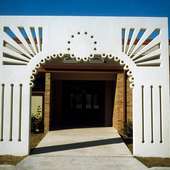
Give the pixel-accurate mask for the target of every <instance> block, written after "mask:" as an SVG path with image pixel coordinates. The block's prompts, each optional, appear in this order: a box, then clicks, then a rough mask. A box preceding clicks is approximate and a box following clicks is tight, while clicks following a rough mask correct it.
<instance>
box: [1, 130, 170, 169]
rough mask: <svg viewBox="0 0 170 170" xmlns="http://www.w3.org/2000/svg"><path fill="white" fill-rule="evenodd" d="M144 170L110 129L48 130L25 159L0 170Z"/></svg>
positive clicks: (114, 131) (115, 132)
mask: <svg viewBox="0 0 170 170" xmlns="http://www.w3.org/2000/svg"><path fill="white" fill-rule="evenodd" d="M0 167H1V166H0ZM147 169H148V168H147V167H145V166H144V165H143V164H142V163H141V162H139V161H138V160H136V159H135V158H134V157H133V156H132V155H131V153H130V151H129V150H128V148H127V147H126V145H125V144H124V143H123V141H122V139H121V138H120V136H119V135H118V133H117V131H116V130H115V129H113V128H84V129H69V130H58V131H51V132H49V133H47V135H46V136H45V138H44V139H43V140H42V141H41V142H40V143H39V145H38V146H37V148H35V149H34V150H33V152H32V155H30V156H28V157H26V158H25V159H24V160H23V161H21V162H20V163H19V164H18V165H17V166H16V167H14V166H10V167H5V166H4V167H3V170H147ZM0 170H1V168H0ZM151 170H166V168H163V169H162V168H157V169H154V168H151ZM167 170H170V168H168V169H167Z"/></svg>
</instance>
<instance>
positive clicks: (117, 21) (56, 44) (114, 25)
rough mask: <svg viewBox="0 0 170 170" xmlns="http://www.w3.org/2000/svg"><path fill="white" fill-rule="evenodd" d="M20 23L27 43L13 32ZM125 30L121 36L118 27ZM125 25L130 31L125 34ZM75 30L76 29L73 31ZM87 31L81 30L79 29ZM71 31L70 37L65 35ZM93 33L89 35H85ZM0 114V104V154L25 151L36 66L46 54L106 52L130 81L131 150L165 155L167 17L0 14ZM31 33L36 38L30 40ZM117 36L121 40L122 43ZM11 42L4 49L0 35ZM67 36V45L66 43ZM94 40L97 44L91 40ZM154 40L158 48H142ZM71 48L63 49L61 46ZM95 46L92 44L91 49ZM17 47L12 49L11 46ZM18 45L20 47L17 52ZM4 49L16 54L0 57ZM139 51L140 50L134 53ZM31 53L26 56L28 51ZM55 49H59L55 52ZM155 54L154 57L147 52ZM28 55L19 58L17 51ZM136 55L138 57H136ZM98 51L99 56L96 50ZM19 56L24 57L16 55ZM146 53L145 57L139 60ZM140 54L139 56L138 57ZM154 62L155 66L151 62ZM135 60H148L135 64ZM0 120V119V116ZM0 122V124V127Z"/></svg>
mask: <svg viewBox="0 0 170 170" xmlns="http://www.w3.org/2000/svg"><path fill="white" fill-rule="evenodd" d="M18 26H21V27H23V28H24V29H25V31H26V32H27V35H28V37H29V41H30V43H27V41H26V40H25V39H24V36H22V35H21V32H19V29H18V28H17V27H18ZM4 27H9V28H10V29H11V30H12V31H13V33H15V34H16V36H17V38H18V39H19V40H20V41H21V42H22V44H21V43H18V42H17V43H16V42H14V40H13V39H12V38H10V36H9V35H7V34H6V33H5V32H4V30H3V29H4ZM30 27H33V29H34V30H35V33H36V34H37V35H36V37H34V36H32V34H31V31H30ZM39 28H42V30H43V35H42V50H41V47H40V46H41V41H40V40H39V36H38V33H39V32H38V29H39ZM141 28H142V29H143V28H144V29H145V32H144V34H143V36H142V37H141V38H140V40H139V42H138V43H136V45H135V47H134V49H132V52H131V54H129V51H130V49H128V46H129V47H130V46H133V44H134V43H133V42H135V39H136V37H137V33H138V32H139V31H140V30H141ZM123 29H125V35H124V36H122V30H123ZM131 29H134V32H133V35H132V36H130V38H129V37H128V34H129V32H130V30H131ZM155 29H159V30H160V33H159V35H158V36H157V37H156V38H154V39H153V41H152V42H151V43H149V44H148V45H146V47H145V48H143V49H140V48H139V47H140V46H141V45H142V44H143V42H145V40H146V39H147V37H148V36H149V35H150V34H151V33H152V32H153V31H154V30H155ZM78 32H80V35H79V34H78ZM85 32H87V35H86V34H85ZM72 35H74V38H71V36H72ZM91 36H93V38H91ZM0 37H1V39H0V85H1V88H0V96H1V98H0V110H1V112H0V120H2V110H3V108H4V119H3V126H4V128H3V141H1V142H0V154H13V155H25V154H28V153H29V149H28V148H29V121H30V86H29V83H30V82H31V81H33V79H34V74H35V73H36V68H38V67H39V66H40V64H43V63H44V62H45V60H50V59H51V57H53V58H55V57H56V56H60V57H62V55H63V54H65V53H70V54H71V55H72V54H74V56H75V57H76V59H77V60H80V59H83V60H84V61H85V60H87V59H88V58H89V57H90V56H89V55H90V54H92V57H93V56H94V54H101V55H102V54H106V55H108V57H110V58H114V59H115V61H118V62H119V63H120V64H121V65H122V66H123V67H124V69H126V70H128V72H127V74H128V75H129V77H130V81H131V87H133V86H134V85H135V87H134V88H133V126H134V128H133V129H134V132H133V133H134V134H133V135H134V155H136V156H156V157H158V156H159V157H170V126H169V124H170V116H169V57H168V26H167V18H156V17H155V18H154V17H153V18H150V17H146V18H144V17H56V16H55V17H52V16H49V17H45V16H43V17H42V16H36V17H33V16H30V17H26V16H20V17H19V16H17V17H16V16H1V17H0ZM35 38H36V39H37V43H35V41H34V40H35ZM122 38H123V39H124V43H122ZM128 39H130V40H131V41H130V44H129V45H128ZM4 40H5V41H6V42H8V43H10V44H11V45H13V46H14V47H15V50H14V49H12V50H11V49H9V48H8V46H9V45H6V46H4V47H3V41H4ZM68 41H70V42H71V43H70V45H69V44H68ZM94 41H97V44H96V45H95V44H94ZM158 43H160V48H159V49H158V50H155V51H154V52H153V53H152V52H149V53H148V54H146V51H147V50H148V49H150V48H152V47H154V46H155V45H157V44H158ZM68 48H70V49H71V50H70V51H68V50H67V49H68ZM94 48H96V49H97V50H94ZM16 49H17V50H16ZM18 50H19V51H20V52H18ZM4 52H5V53H7V54H10V55H12V56H15V57H17V58H18V60H16V59H12V58H11V57H9V58H6V57H3V53H4ZM142 52H145V54H144V55H143V56H140V54H141V53H142ZM31 54H32V56H31ZM60 54H61V55H60ZM157 54H158V55H159V56H160V57H158V58H157V59H155V58H154V59H152V56H154V57H155V56H156V55H157ZM25 55H26V56H28V57H29V58H30V59H29V58H25V57H23V56H25ZM139 56H140V57H141V58H138V57H139ZM102 57H105V56H103V55H102ZM22 59H24V60H25V61H22ZM143 59H149V61H146V60H143ZM141 60H142V61H141ZM4 61H5V62H17V63H18V64H26V65H22V66H21V65H4V64H3V62H4ZM155 63H158V64H159V65H158V66H152V64H155ZM141 64H145V65H149V66H147V67H146V66H139V65H141ZM11 83H12V84H14V88H13V93H14V100H13V124H12V129H13V131H12V132H13V133H12V137H13V140H12V141H9V136H10V121H11V117H10V112H11V106H10V105H11V104H10V101H11V87H10V84H11ZM2 84H4V85H5V89H4V107H3V104H2V101H3V100H2V93H3V90H2V89H3V88H2ZM19 84H23V88H22V91H23V96H22V121H21V127H22V128H21V129H22V130H21V136H22V138H21V141H20V142H19V141H18V140H17V139H18V133H19V125H18V123H17V121H18V118H17V117H18V107H19V106H18V105H19V101H18V100H19V97H18V96H17V95H19V88H18V87H19ZM142 85H143V86H144V98H143V99H144V101H143V103H144V105H143V110H144V113H143V114H144V118H143V119H144V126H143V128H144V141H145V142H144V143H142V94H141V93H142ZM151 86H153V91H152V93H153V100H152V102H153V143H151V133H152V131H151V129H152V127H151V124H152V123H151V120H152V119H151ZM159 86H161V109H162V110H161V113H162V139H163V142H162V143H160V97H159ZM2 107H3V108H2ZM0 124H1V125H2V121H1V122H0ZM1 125H0V127H2V126H1Z"/></svg>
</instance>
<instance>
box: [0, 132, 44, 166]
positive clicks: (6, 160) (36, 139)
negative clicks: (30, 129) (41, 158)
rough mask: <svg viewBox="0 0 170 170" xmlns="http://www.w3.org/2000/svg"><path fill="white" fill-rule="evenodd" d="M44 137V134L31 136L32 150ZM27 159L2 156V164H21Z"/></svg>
mask: <svg viewBox="0 0 170 170" xmlns="http://www.w3.org/2000/svg"><path fill="white" fill-rule="evenodd" d="M44 136H45V134H44V133H38V134H34V133H32V134H31V149H33V148H35V147H36V146H37V145H38V143H39V142H40V141H41V139H42V138H43V137H44ZM25 157H26V156H12V155H3V156H1V155H0V164H10V165H16V164H17V163H18V162H20V161H21V160H22V159H24V158H25Z"/></svg>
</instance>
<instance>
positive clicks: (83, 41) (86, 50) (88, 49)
mask: <svg viewBox="0 0 170 170" xmlns="http://www.w3.org/2000/svg"><path fill="white" fill-rule="evenodd" d="M97 44H98V43H97V41H96V39H95V36H94V35H91V34H89V33H88V32H86V31H84V32H80V31H78V32H77V33H75V34H72V35H70V38H69V40H68V41H67V53H68V54H70V56H71V57H72V58H76V60H77V61H80V60H84V61H87V60H88V58H92V57H93V56H94V54H96V53H97Z"/></svg>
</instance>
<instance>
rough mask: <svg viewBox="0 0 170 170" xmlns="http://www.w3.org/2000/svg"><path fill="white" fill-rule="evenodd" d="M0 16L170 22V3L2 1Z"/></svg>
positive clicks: (152, 0)
mask: <svg viewBox="0 0 170 170" xmlns="http://www.w3.org/2000/svg"><path fill="white" fill-rule="evenodd" d="M0 15H73V16H74V15H83V16H166V17H169V18H170V0H1V2H0ZM169 27H170V24H169Z"/></svg>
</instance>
